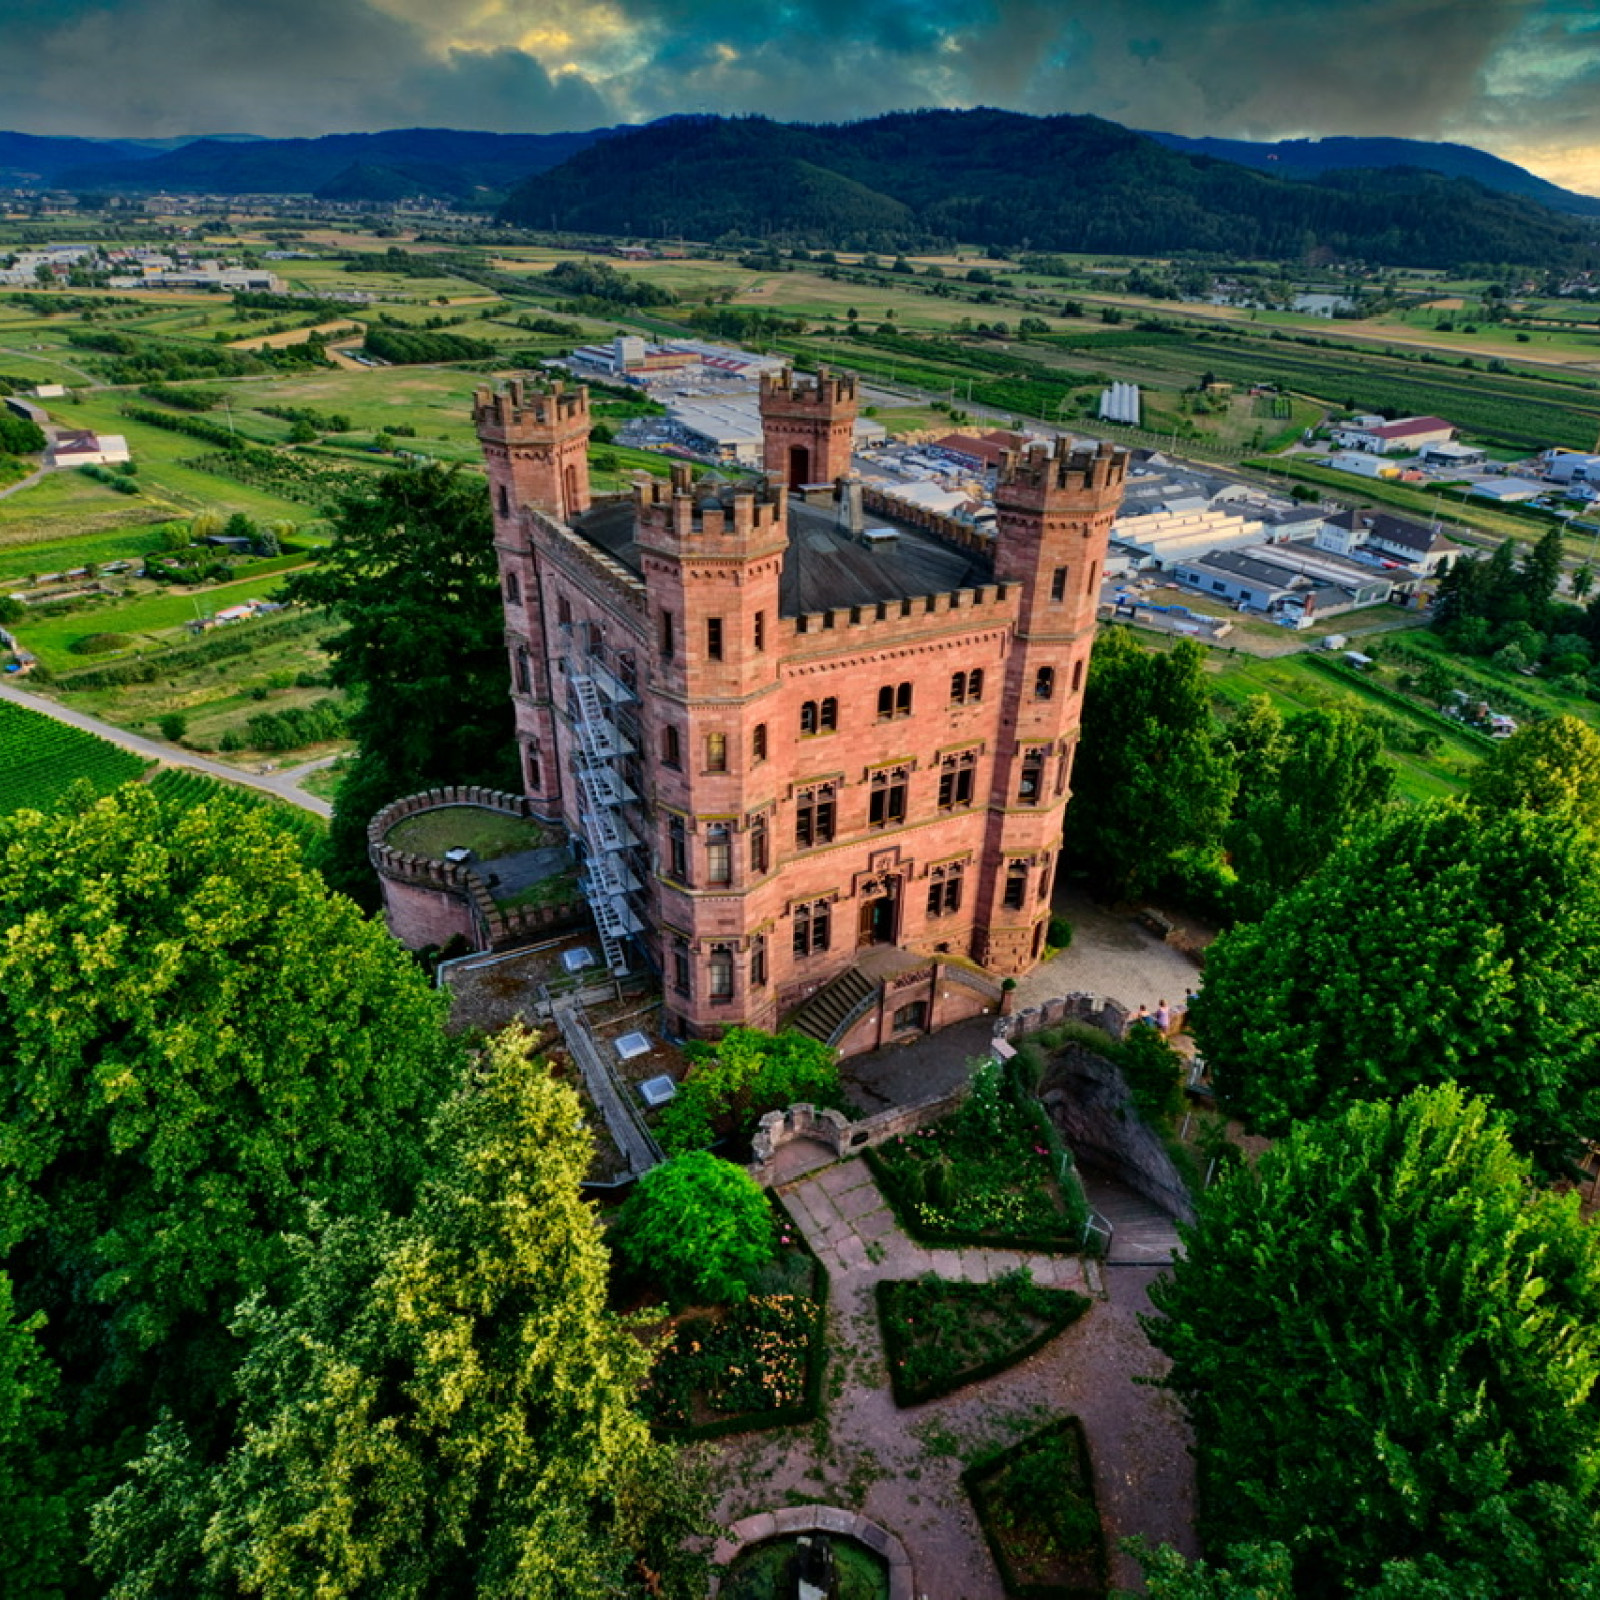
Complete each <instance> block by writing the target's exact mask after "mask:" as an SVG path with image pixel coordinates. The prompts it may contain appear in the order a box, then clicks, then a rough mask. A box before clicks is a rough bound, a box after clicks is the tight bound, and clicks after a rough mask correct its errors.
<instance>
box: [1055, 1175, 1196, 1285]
mask: <svg viewBox="0 0 1600 1600" xmlns="http://www.w3.org/2000/svg"><path fill="white" fill-rule="evenodd" d="M1079 1176H1080V1177H1081V1178H1082V1179H1083V1189H1084V1193H1085V1194H1086V1195H1087V1196H1088V1198H1089V1205H1090V1207H1091V1209H1093V1210H1094V1211H1096V1212H1098V1213H1099V1215H1100V1216H1102V1217H1103V1218H1104V1219H1105V1220H1106V1221H1107V1222H1109V1223H1110V1224H1111V1227H1112V1235H1111V1249H1110V1251H1109V1252H1108V1253H1107V1255H1106V1259H1105V1265H1106V1266H1108V1267H1162V1266H1165V1265H1166V1264H1167V1263H1168V1262H1169V1261H1171V1260H1172V1258H1173V1257H1174V1256H1176V1255H1178V1254H1179V1253H1180V1252H1181V1251H1182V1249H1183V1246H1182V1245H1181V1244H1180V1243H1179V1242H1178V1225H1177V1223H1176V1222H1174V1221H1173V1219H1172V1218H1171V1217H1169V1216H1168V1215H1167V1213H1166V1212H1165V1211H1163V1210H1162V1209H1161V1208H1160V1207H1159V1206H1154V1205H1152V1204H1151V1203H1150V1202H1149V1201H1148V1200H1146V1199H1145V1198H1144V1197H1143V1196H1142V1195H1139V1194H1135V1193H1134V1191H1133V1190H1132V1189H1130V1188H1129V1187H1128V1186H1127V1185H1126V1184H1124V1183H1119V1182H1118V1181H1117V1180H1116V1179H1115V1178H1108V1177H1106V1176H1105V1175H1104V1174H1103V1173H1099V1172H1091V1171H1089V1170H1088V1169H1087V1168H1083V1169H1080V1171H1079Z"/></svg>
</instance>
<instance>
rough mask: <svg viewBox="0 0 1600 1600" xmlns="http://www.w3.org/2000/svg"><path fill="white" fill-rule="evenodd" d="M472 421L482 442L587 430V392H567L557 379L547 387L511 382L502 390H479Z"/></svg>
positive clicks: (517, 381)
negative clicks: (555, 431) (524, 434)
mask: <svg viewBox="0 0 1600 1600" xmlns="http://www.w3.org/2000/svg"><path fill="white" fill-rule="evenodd" d="M472 421H473V424H474V426H475V427H476V428H477V430H478V437H479V438H480V439H482V438H496V437H499V438H513V437H515V436H516V435H518V434H520V433H524V432H528V431H532V432H534V433H540V432H544V433H548V432H551V431H553V430H556V429H559V430H561V431H562V432H568V431H570V430H572V429H577V428H582V429H585V430H586V429H587V428H588V426H589V391H588V389H587V388H585V387H582V386H580V387H579V388H576V389H569V388H567V386H566V385H565V384H564V383H562V382H561V381H560V380H559V379H558V380H556V381H554V382H552V383H550V384H549V385H548V386H546V385H544V384H539V383H531V382H528V381H526V380H524V379H522V378H512V379H511V380H510V381H509V382H507V383H506V384H505V386H504V387H503V388H500V389H491V388H489V387H488V386H487V385H485V386H483V387H482V388H480V389H479V390H478V392H477V395H476V396H475V398H474V402H473V407H472Z"/></svg>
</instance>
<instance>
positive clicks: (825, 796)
mask: <svg viewBox="0 0 1600 1600" xmlns="http://www.w3.org/2000/svg"><path fill="white" fill-rule="evenodd" d="M833 807H834V793H833V785H832V784H831V783H819V784H817V785H816V786H815V787H814V788H810V789H802V790H801V791H800V792H799V793H798V794H797V795H796V796H795V810H794V842H795V843H796V844H797V845H798V846H799V847H800V848H801V849H802V850H805V849H807V848H809V847H810V846H811V845H814V844H827V843H828V842H829V840H831V839H832V838H833Z"/></svg>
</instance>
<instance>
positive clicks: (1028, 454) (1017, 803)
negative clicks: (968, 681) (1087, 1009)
mask: <svg viewBox="0 0 1600 1600" xmlns="http://www.w3.org/2000/svg"><path fill="white" fill-rule="evenodd" d="M1127 469H1128V453H1127V451H1126V450H1121V449H1116V448H1114V447H1113V446H1112V445H1110V444H1105V443H1102V444H1101V445H1099V446H1098V448H1096V449H1094V450H1092V451H1091V450H1088V449H1081V448H1073V447H1071V446H1070V445H1069V444H1068V443H1067V442H1066V441H1064V440H1061V441H1057V443H1056V445H1055V446H1054V448H1051V447H1048V446H1045V445H1034V446H1032V447H1031V448H1029V449H1028V450H1026V451H1023V452H1021V453H1020V454H1019V453H1017V452H1014V451H1007V452H1006V454H1005V456H1004V457H1003V458H1002V460H1001V464H1000V473H999V478H998V481H997V483H996V485H995V512H996V518H997V522H998V529H997V539H996V547H995V575H996V577H998V578H1000V579H1002V580H1003V581H1004V582H1006V583H1014V584H1016V585H1018V587H1019V589H1020V597H1019V604H1018V610H1017V625H1016V637H1015V640H1014V643H1013V646H1012V649H1011V651H1010V654H1009V656H1008V658H1007V661H1006V675H1005V702H1004V706H1003V709H1002V716H1001V729H1002V732H1001V737H1000V740H999V742H998V747H997V749H996V752H995V774H994V785H993V789H992V791H991V799H990V828H989V841H988V849H987V850H986V852H985V867H986V873H987V881H986V883H985V884H984V886H983V890H982V893H983V896H984V904H985V907H986V921H987V926H986V929H985V930H984V933H983V938H982V942H983V946H984V948H983V952H982V954H981V956H980V959H981V960H982V961H983V963H984V965H985V966H987V967H989V968H990V969H991V970H993V971H996V972H1003V973H1016V972H1024V971H1026V970H1027V969H1028V968H1029V967H1030V966H1032V964H1033V963H1034V961H1036V960H1037V959H1038V957H1039V954H1040V952H1041V950H1042V948H1043V944H1044V932H1045V924H1046V923H1047V922H1048V920H1049V916H1050V891H1051V887H1052V885H1053V883H1054V878H1055V867H1056V855H1057V852H1058V851H1059V848H1060V844H1061V825H1062V818H1063V814H1064V812H1065V810H1066V805H1067V797H1068V792H1069V791H1068V785H1069V782H1070V779H1071V773H1072V757H1073V752H1074V750H1075V748H1076V746H1077V741H1078V728H1079V721H1080V716H1081V712H1082V708H1083V687H1084V680H1085V678H1086V676H1087V674H1088V667H1089V652H1090V650H1091V649H1092V648H1093V645H1094V632H1095V618H1096V615H1097V609H1098V605H1099V596H1100V580H1101V576H1102V574H1103V572H1104V570H1105V556H1106V546H1107V544H1108V542H1109V541H1110V537H1111V524H1112V522H1113V521H1114V520H1115V518H1116V514H1117V510H1118V507H1119V506H1120V505H1121V504H1122V490H1123V484H1124V480H1125V478H1126V476H1127Z"/></svg>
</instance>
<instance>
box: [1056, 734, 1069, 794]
mask: <svg viewBox="0 0 1600 1600" xmlns="http://www.w3.org/2000/svg"><path fill="white" fill-rule="evenodd" d="M1071 771H1072V746H1071V745H1068V746H1067V748H1066V749H1065V750H1063V751H1062V752H1061V759H1060V760H1059V761H1058V762H1057V763H1056V793H1057V794H1065V793H1066V792H1067V774H1068V773H1070V772H1071Z"/></svg>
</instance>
